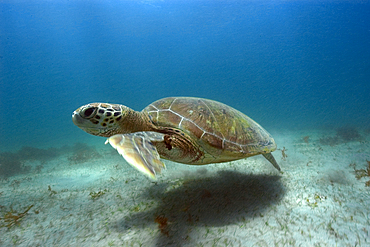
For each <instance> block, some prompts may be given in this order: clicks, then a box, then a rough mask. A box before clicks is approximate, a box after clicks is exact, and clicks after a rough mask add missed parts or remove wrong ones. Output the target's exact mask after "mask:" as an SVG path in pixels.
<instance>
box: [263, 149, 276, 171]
mask: <svg viewBox="0 0 370 247" xmlns="http://www.w3.org/2000/svg"><path fill="white" fill-rule="evenodd" d="M262 155H263V157H265V158H266V159H267V160H268V161H270V163H271V164H272V165H273V166H274V167H275V168H276V169H277V170H278V171H279V172H280V171H281V169H280V166H279V165H278V163H277V162H276V160H275V158H274V156H272V154H271V153H266V154H262Z"/></svg>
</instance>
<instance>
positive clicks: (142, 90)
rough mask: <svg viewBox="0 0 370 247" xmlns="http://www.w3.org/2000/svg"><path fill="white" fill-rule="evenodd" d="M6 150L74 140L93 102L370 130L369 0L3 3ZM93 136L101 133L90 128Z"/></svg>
mask: <svg viewBox="0 0 370 247" xmlns="http://www.w3.org/2000/svg"><path fill="white" fill-rule="evenodd" d="M0 8H1V9H0V11H1V15H0V42H1V43H0V65H1V67H0V69H1V70H0V105H1V109H2V117H1V119H2V121H0V131H1V132H0V133H1V136H0V150H1V151H12V150H13V151H16V150H19V149H20V148H21V147H23V146H35V147H53V146H60V145H64V144H71V143H72V144H73V143H75V142H77V141H79V140H84V138H90V137H87V136H88V135H87V134H86V133H84V132H82V131H81V130H80V129H78V128H77V127H75V126H74V125H73V123H72V121H71V114H72V112H73V110H75V109H76V108H78V107H79V106H81V105H83V104H86V103H90V102H111V103H121V104H124V105H127V106H129V107H132V108H133V109H135V110H141V109H142V108H144V107H145V106H146V105H148V104H149V103H151V102H152V101H154V100H157V99H159V98H162V97H167V96H197V97H204V98H209V99H214V100H218V101H221V102H223V103H226V104H229V105H231V106H233V107H235V108H237V109H239V110H241V111H242V112H244V113H246V114H247V115H248V116H250V117H251V118H253V119H255V120H256V121H257V122H258V123H260V124H261V125H262V126H264V127H265V128H266V129H267V130H269V131H270V132H276V131H279V130H282V129H305V128H328V127H329V128H332V127H340V126H347V125H351V126H354V127H356V128H365V129H366V128H367V129H368V128H370V121H369V120H370V97H369V93H370V83H369V78H370V2H369V1H339V0H338V1H209V0H191V1H188V0H187V1H185V0H182V1H181V0H179V1H149V0H148V1H145V0H144V1H134V0H132V1H98V0H95V1H66V0H60V1H58V0H57V1H41V0H30V1H10V0H9V1H7V0H5V1H1V3H0ZM91 138H94V137H91Z"/></svg>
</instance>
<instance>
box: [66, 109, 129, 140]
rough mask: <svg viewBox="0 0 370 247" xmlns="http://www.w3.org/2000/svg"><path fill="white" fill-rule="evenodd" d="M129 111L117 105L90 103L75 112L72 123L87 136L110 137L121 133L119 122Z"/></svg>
mask: <svg viewBox="0 0 370 247" xmlns="http://www.w3.org/2000/svg"><path fill="white" fill-rule="evenodd" d="M129 110H131V109H130V108H128V107H126V106H123V105H118V104H106V103H91V104H87V105H84V106H81V107H80V108H78V109H77V110H75V111H74V112H73V114H72V121H73V123H74V124H75V125H76V126H77V127H79V128H80V129H82V130H84V131H85V132H87V133H89V134H92V135H96V136H104V137H110V136H112V135H114V134H119V133H122V131H121V124H120V122H121V120H122V118H123V117H124V115H126V113H127V111H129Z"/></svg>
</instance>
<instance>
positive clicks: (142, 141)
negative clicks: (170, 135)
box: [105, 131, 165, 179]
mask: <svg viewBox="0 0 370 247" xmlns="http://www.w3.org/2000/svg"><path fill="white" fill-rule="evenodd" d="M163 139H164V134H161V133H157V132H152V131H144V132H135V133H131V134H124V135H120V134H119V135H114V136H111V137H109V138H108V139H107V141H106V142H105V144H107V143H108V142H109V143H110V145H111V146H112V147H113V148H115V149H116V150H117V151H118V153H119V154H121V155H122V156H123V158H124V159H125V160H126V161H127V162H128V163H129V164H130V165H131V166H133V167H134V168H136V169H137V170H139V171H140V172H142V173H144V174H145V175H147V176H148V177H150V178H152V179H155V174H156V173H157V172H158V173H159V172H160V171H161V169H162V168H165V165H164V164H163V163H162V161H160V157H159V154H158V152H157V149H156V147H155V146H154V145H153V143H152V141H154V142H160V141H163Z"/></svg>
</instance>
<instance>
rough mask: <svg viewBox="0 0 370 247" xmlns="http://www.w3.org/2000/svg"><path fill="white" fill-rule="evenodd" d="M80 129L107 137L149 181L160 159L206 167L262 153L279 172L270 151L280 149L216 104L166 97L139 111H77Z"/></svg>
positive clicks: (90, 107)
mask: <svg viewBox="0 0 370 247" xmlns="http://www.w3.org/2000/svg"><path fill="white" fill-rule="evenodd" d="M72 120H73V122H74V124H75V125H77V126H78V127H79V128H81V129H82V130H84V131H86V132H87V133H89V134H92V135H96V136H104V137H109V138H108V139H107V141H106V142H105V143H106V144H107V143H110V144H111V145H112V147H114V148H115V149H116V150H117V151H118V152H119V153H120V154H121V155H122V156H123V157H124V158H125V159H126V161H127V162H128V163H129V164H130V165H132V166H133V167H135V168H136V169H138V170H139V171H141V172H143V173H144V174H146V175H147V176H149V177H151V178H155V175H156V172H160V170H161V168H163V167H164V164H163V163H162V162H161V161H160V158H163V159H167V160H172V161H175V162H179V163H184V164H189V165H206V164H210V163H220V162H226V161H232V160H238V159H243V158H247V157H250V156H254V155H258V154H262V155H263V156H264V157H265V158H266V159H267V160H268V161H270V162H271V164H272V165H273V166H274V167H275V168H276V169H278V170H279V171H280V167H279V165H278V164H277V162H276V160H275V159H274V157H273V156H272V154H271V152H273V151H275V150H276V144H275V141H274V139H273V138H272V137H271V135H270V134H269V133H268V132H267V131H266V130H265V129H263V128H262V127H261V126H260V125H259V124H257V123H256V122H255V121H253V120H252V119H250V118H249V117H248V116H246V115H244V114H243V113H241V112H240V111H238V110H236V109H234V108H232V107H230V106H227V105H225V104H222V103H220V102H217V101H213V100H208V99H202V98H190V97H171V98H164V99H160V100H158V101H155V102H154V103H152V104H150V105H148V106H147V107H146V108H144V109H143V110H142V111H141V112H137V111H134V110H132V109H130V108H128V107H126V106H124V105H119V104H107V103H91V104H87V105H84V106H81V107H80V108H78V109H77V110H76V111H74V112H73V115H72Z"/></svg>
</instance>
